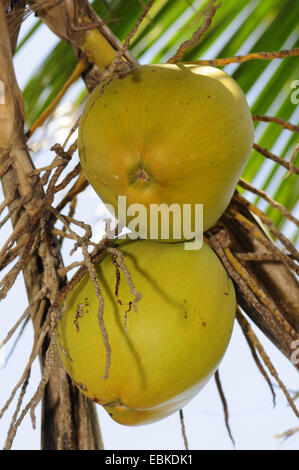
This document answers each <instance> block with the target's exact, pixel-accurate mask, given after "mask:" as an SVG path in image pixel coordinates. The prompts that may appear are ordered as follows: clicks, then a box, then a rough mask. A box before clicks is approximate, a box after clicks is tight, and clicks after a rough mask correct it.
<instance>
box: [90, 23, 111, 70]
mask: <svg viewBox="0 0 299 470" xmlns="http://www.w3.org/2000/svg"><path fill="white" fill-rule="evenodd" d="M82 50H83V51H85V52H87V53H91V54H92V59H93V62H95V63H96V64H97V66H98V67H99V69H100V71H101V72H103V71H104V70H105V68H106V67H108V65H110V64H111V62H112V61H113V59H114V58H115V56H116V54H117V51H116V50H115V49H114V48H113V47H112V46H111V44H110V43H109V42H108V41H107V39H106V38H105V37H104V36H103V35H102V34H101V33H100V32H99V31H98V30H97V29H91V30H89V31H88V32H87V34H86V36H85V41H84V44H83V46H82Z"/></svg>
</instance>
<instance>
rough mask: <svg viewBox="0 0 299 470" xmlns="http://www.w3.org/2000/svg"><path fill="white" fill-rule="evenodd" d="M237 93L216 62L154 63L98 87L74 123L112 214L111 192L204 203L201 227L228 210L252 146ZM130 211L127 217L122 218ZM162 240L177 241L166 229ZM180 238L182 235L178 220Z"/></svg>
mask: <svg viewBox="0 0 299 470" xmlns="http://www.w3.org/2000/svg"><path fill="white" fill-rule="evenodd" d="M253 134H254V128H253V122H252V117H251V113H250V109H249V106H248V104H247V101H246V98H245V96H244V93H243V91H242V90H241V88H240V87H239V85H238V84H237V82H236V81H235V80H233V79H232V78H231V77H230V76H229V75H228V74H226V73H225V72H223V71H222V70H220V69H217V68H215V67H205V66H194V65H188V66H187V65H186V66H183V65H173V64H157V65H143V66H138V67H136V68H134V69H133V70H132V71H131V73H129V74H128V75H127V76H126V77H125V78H122V79H114V80H112V81H111V80H110V81H109V82H107V83H104V84H102V85H100V86H99V87H98V88H97V89H96V90H95V91H94V92H93V93H92V95H91V96H90V98H89V100H88V102H87V104H86V109H85V112H84V113H83V115H82V118H81V122H80V127H79V137H78V146H79V155H80V161H81V164H82V167H83V170H84V172H85V174H86V176H87V179H88V180H89V182H90V184H91V185H92V186H93V188H94V190H95V191H96V192H97V194H98V195H99V196H100V198H101V199H102V200H103V202H104V203H106V204H110V205H111V206H112V207H113V208H114V211H115V213H116V216H118V196H126V200H127V206H130V205H131V204H142V205H143V206H144V207H145V208H146V209H147V214H148V220H147V226H146V227H145V230H144V233H145V235H144V238H146V237H147V238H150V219H149V208H150V205H151V204H158V205H160V204H163V203H164V204H167V206H168V207H170V206H171V205H172V204H179V205H180V207H181V208H182V207H183V204H191V205H192V217H191V218H192V224H193V226H194V215H195V212H194V205H195V204H203V231H206V230H207V229H209V228H210V227H211V226H213V225H214V224H215V223H216V222H217V220H218V219H219V218H220V217H221V215H222V214H223V212H224V211H225V209H226V208H227V206H228V204H229V202H230V200H231V198H232V195H233V193H234V190H235V188H236V185H237V182H238V180H239V178H240V176H241V173H242V171H243V169H244V167H245V165H246V162H247V160H248V158H249V155H250V153H251V150H252V145H253ZM132 218H133V217H128V218H127V221H128V222H129V221H130V220H132ZM172 224H173V217H172V213H171V214H170V233H169V237H168V238H167V239H163V238H162V236H161V232H159V236H158V239H159V240H161V241H176V238H175V235H174V232H173V230H172ZM180 228H181V237H180V238H179V239H180V240H183V239H185V237H184V232H183V226H181V227H180Z"/></svg>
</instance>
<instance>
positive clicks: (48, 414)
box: [0, 0, 102, 450]
mask: <svg viewBox="0 0 299 470" xmlns="http://www.w3.org/2000/svg"><path fill="white" fill-rule="evenodd" d="M6 7H7V4H6V2H3V1H2V0H1V1H0V60H1V68H0V80H1V81H0V83H2V86H3V88H4V100H3V101H4V103H3V104H2V105H1V114H0V161H1V167H2V166H3V165H5V170H6V171H4V172H2V178H1V183H2V188H3V192H4V196H5V198H9V196H10V195H11V194H13V195H14V197H13V198H11V203H10V204H8V209H9V210H11V212H12V216H11V222H12V226H13V229H14V232H18V230H22V229H24V228H25V227H26V226H27V225H28V224H31V222H32V221H33V220H34V217H35V215H36V213H37V211H38V208H40V207H41V203H42V201H43V198H44V191H43V188H42V185H41V184H40V181H39V177H38V176H36V175H32V172H33V170H35V167H34V165H33V162H32V160H31V158H30V154H29V151H28V148H27V145H26V139H25V136H24V106H23V99H22V94H21V92H20V90H19V87H18V84H17V81H16V77H15V73H14V68H13V62H12V50H14V47H15V43H16V38H15V35H12V36H11V35H10V33H9V28H8V22H7V17H6V14H5V12H6ZM14 34H15V30H14ZM16 203H19V209H18V210H17V211H14V210H13V207H15V205H16ZM48 223H49V216H45V217H43V218H42V220H40V221H39V222H38V223H35V224H33V226H32V232H33V233H34V232H35V231H37V230H40V234H41V236H40V237H39V238H38V240H37V241H36V243H35V247H34V249H33V250H32V253H31V255H30V256H27V257H26V258H24V260H23V265H22V271H23V275H24V281H25V286H26V291H27V296H28V301H29V304H31V303H33V300H34V299H35V298H36V297H37V295H38V293H39V292H41V291H42V289H46V291H47V292H48V293H47V297H46V298H45V299H43V301H42V300H40V301H39V302H35V303H34V305H33V307H32V309H31V314H30V316H31V319H32V322H33V327H34V336H35V338H38V337H39V334H40V331H41V327H42V325H43V323H44V321H45V318H46V317H47V312H48V309H49V306H50V305H51V302H52V301H53V299H54V298H55V296H56V294H57V291H58V290H59V289H60V288H61V287H63V285H64V283H65V278H64V277H60V276H59V275H58V272H59V268H61V267H63V263H62V257H61V254H60V251H59V244H58V241H57V239H56V238H55V237H54V236H52V235H51V233H50V232H49V233H47V231H46V230H45V228H46V227H47V224H48ZM42 227H43V228H42ZM19 233H20V232H19ZM18 244H19V245H20V244H22V237H20V238H19V239H18ZM24 250H25V248H24ZM24 250H23V253H24ZM21 253H22V251H21ZM5 295H6V292H4V293H3V296H5ZM48 344H49V337H48V336H46V338H45V340H44V344H43V347H42V350H41V353H40V357H39V359H40V365H41V369H42V371H43V368H44V364H45V354H46V350H47V347H48ZM53 361H54V363H55V364H54V367H53V368H52V373H51V375H50V377H49V381H48V383H47V385H46V388H45V393H44V396H43V402H42V430H41V448H42V449H47V450H54V449H99V448H102V439H101V434H100V430H99V426H98V423H97V418H96V411H95V407H94V404H92V403H91V402H89V401H88V400H87V399H86V398H85V397H84V396H83V395H81V394H80V392H79V391H78V389H77V388H76V387H74V385H73V384H72V383H71V382H70V380H69V378H68V376H67V374H66V372H65V370H64V368H63V366H62V363H61V361H60V358H59V355H58V354H55V356H54V358H53ZM61 383H63V384H64V390H63V398H64V399H62V396H61V393H60V391H61ZM61 417H64V418H65V419H62V418H61ZM12 434H13V433H11V435H10V436H8V440H7V443H6V448H10V444H11V441H12V438H13V435H12Z"/></svg>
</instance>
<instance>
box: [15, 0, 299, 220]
mask: <svg viewBox="0 0 299 470" xmlns="http://www.w3.org/2000/svg"><path fill="white" fill-rule="evenodd" d="M143 3H145V2H142V1H140V0H127V1H126V2H123V1H121V0H110V1H109V0H105V1H94V2H93V7H94V9H95V10H96V12H97V14H98V15H99V16H100V17H101V18H102V19H103V20H105V21H108V25H109V28H110V29H111V30H112V31H113V32H114V33H115V34H116V36H118V37H119V39H121V40H124V38H125V37H126V35H127V34H128V33H129V32H130V30H131V29H132V27H133V26H134V24H135V22H136V20H137V18H138V16H139V15H140V13H141V12H142V9H143ZM206 4H207V2H204V1H201V0H194V1H191V0H190V1H183V0H182V1H175V2H174V1H173V0H156V2H155V3H154V6H153V7H152V9H151V10H150V16H149V17H148V18H146V19H145V20H144V21H143V23H142V25H141V27H140V28H139V30H138V32H137V34H136V35H135V36H134V38H133V40H132V42H131V52H132V54H133V55H135V57H136V58H137V59H138V60H140V61H141V63H147V62H162V61H166V60H167V59H168V58H169V57H171V55H173V53H174V52H175V51H176V49H177V47H178V46H179V45H180V44H181V43H182V42H183V41H185V40H186V39H188V38H190V37H191V35H192V33H193V32H194V31H195V30H196V29H197V28H198V26H199V23H198V22H196V21H195V20H196V18H197V16H198V11H199V9H201V8H202V7H204V6H205V5H206ZM290 11H292V14H289V12H290ZM298 16H299V3H298V2H294V1H293V0H264V1H258V2H257V1H255V0H230V1H223V2H222V5H221V7H220V8H219V9H218V10H217V13H216V16H215V17H214V19H213V22H212V25H211V27H210V28H209V30H208V31H207V33H206V34H205V35H204V36H203V38H202V40H201V42H200V43H199V44H198V45H197V46H196V47H194V48H193V49H191V50H188V51H187V52H186V54H185V56H184V60H186V61H191V60H199V59H202V58H215V57H229V56H233V55H237V54H245V53H249V52H259V51H274V50H281V49H284V48H294V47H298V46H299V39H298V22H297V18H298ZM199 21H200V20H199ZM39 26H40V21H37V22H36V23H35V24H34V25H33V27H32V28H31V30H30V31H29V32H28V33H27V35H26V36H25V37H24V38H23V40H22V41H21V42H20V43H19V46H18V51H19V50H21V48H22V47H24V45H25V44H26V41H27V40H28V39H29V38H32V36H34V34H35V32H36V31H37V29H38V28H39ZM75 64H76V58H75V56H74V54H73V51H72V49H71V47H70V46H69V45H68V44H66V43H65V42H63V41H60V42H59V44H58V45H57V46H56V47H54V49H53V50H52V52H51V53H50V54H49V55H48V56H47V57H45V59H44V61H43V63H42V64H41V66H40V67H39V70H38V71H36V70H35V71H33V74H32V77H31V78H30V80H29V81H28V83H27V84H26V86H25V88H24V90H23V94H24V101H25V108H26V120H27V125H28V126H30V125H31V124H32V123H33V122H34V120H35V119H36V118H37V117H38V116H39V115H40V113H41V112H42V111H43V110H44V109H45V108H46V107H47V105H48V104H49V103H50V102H51V101H52V99H53V98H54V97H55V96H56V94H57V92H58V91H59V89H60V88H61V86H62V85H63V83H64V82H65V81H66V80H67V78H68V77H69V76H70V74H71V72H72V70H73V69H74V67H75ZM224 70H226V71H227V72H228V73H230V74H231V75H232V76H233V77H234V78H235V79H236V80H237V81H238V83H239V84H240V86H241V87H242V89H243V90H244V92H245V93H246V94H247V97H248V100H249V103H250V105H251V110H252V112H253V113H254V114H268V115H272V116H278V117H280V118H283V119H285V120H293V122H295V121H294V120H296V121H298V113H297V114H296V105H294V104H293V103H292V102H291V99H290V94H291V92H292V89H291V87H290V85H291V83H292V81H293V80H295V79H297V78H298V76H299V60H298V59H297V58H286V59H284V60H279V59H278V60H274V61H263V60H254V61H249V62H245V63H243V64H232V65H229V66H226V67H225V68H224ZM84 95H85V92H84V93H81V94H80V96H79V97H78V99H77V101H76V103H77V104H78V103H79V102H80V101H81V100H82V98H83V96H84ZM295 123H296V122H295ZM255 128H256V141H257V143H258V144H259V145H260V146H262V147H265V148H267V149H268V150H270V151H273V152H274V150H275V148H279V151H280V153H279V156H281V157H282V158H285V159H289V158H290V155H291V153H292V151H293V149H294V146H295V143H296V135H295V134H292V133H290V132H289V131H286V130H284V129H282V128H281V127H280V126H278V125H276V124H273V123H268V124H267V123H255ZM273 149H274V150H273ZM274 153H275V152H274ZM283 173H284V171H283V170H282V169H281V168H279V166H278V165H277V164H274V163H273V162H268V161H267V162H265V159H264V157H263V156H261V155H260V154H258V152H256V151H253V152H252V156H251V158H250V160H249V162H248V164H247V167H246V169H245V171H244V173H243V177H244V178H245V179H246V180H248V181H254V182H255V183H256V184H257V185H258V187H260V188H261V189H264V190H267V191H269V194H270V195H271V196H272V197H274V198H276V199H277V200H278V201H279V202H281V203H282V204H284V205H285V206H286V207H287V208H288V209H289V210H292V209H293V208H294V206H295V204H296V202H297V200H298V194H299V187H298V184H299V183H298V182H297V179H296V178H295V177H294V176H290V177H289V178H287V179H284V180H282V175H283ZM255 202H256V203H258V204H262V207H263V209H264V210H266V211H267V214H268V215H269V216H270V217H271V218H272V220H273V221H274V222H275V224H277V226H278V227H279V228H282V227H283V224H284V219H283V217H282V215H281V214H280V213H278V212H277V211H276V210H275V209H273V208H269V207H267V204H265V203H264V202H261V201H259V198H255Z"/></svg>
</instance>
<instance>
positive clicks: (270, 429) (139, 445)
mask: <svg viewBox="0 0 299 470" xmlns="http://www.w3.org/2000/svg"><path fill="white" fill-rule="evenodd" d="M34 21H36V20H35V19H34V18H33V15H31V16H30V17H29V18H28V19H27V20H26V21H25V23H24V25H23V26H22V31H21V37H22V36H23V35H24V34H25V33H26V31H28V30H29V28H30V27H31V26H32V24H33V23H34ZM56 43H57V38H56V37H55V36H54V35H53V34H52V33H51V32H50V31H49V30H48V29H47V28H46V27H41V28H40V29H39V32H38V35H36V36H34V38H33V40H32V41H29V42H28V44H27V45H26V47H25V48H24V49H22V52H21V53H20V54H18V55H17V56H16V58H15V68H16V75H17V80H18V82H19V84H20V86H21V87H22V86H23V85H24V84H25V83H26V81H27V79H28V78H29V77H30V75H31V74H32V72H33V71H34V70H35V69H37V68H38V66H39V64H40V62H41V60H42V58H43V57H45V55H46V54H47V53H48V52H49V51H51V49H52V48H53V45H54V44H56ZM33 51H34V53H33ZM144 60H145V59H144ZM82 86H83V85H82V83H79V84H76V85H75V86H74V87H73V88H72V89H71V90H70V91H69V93H68V94H67V96H66V97H65V99H64V104H65V106H66V105H67V104H68V101H70V100H71V98H72V96H75V95H76V93H77V92H78V90H79V88H82ZM250 99H252V98H250ZM59 122H60V123H62V121H59ZM70 124H71V123H70V122H68V121H67V119H66V118H65V119H64V121H63V125H66V126H68V125H70ZM60 135H61V137H60V138H61V141H60V143H62V141H63V129H62V130H61V134H59V133H57V124H56V134H55V138H56V137H57V136H60ZM48 157H49V155H48V153H47V152H45V151H44V152H39V153H38V154H33V158H34V161H35V163H36V165H37V166H42V164H43V161H47V158H48ZM76 158H77V159H78V157H77V156H75V159H76ZM75 163H76V160H75V162H74V164H75ZM99 204H100V202H99V199H98V197H97V196H96V195H95V193H94V192H93V190H91V189H90V188H88V189H87V190H86V191H85V193H84V195H83V197H82V198H81V199H80V200H79V205H78V208H77V210H78V218H79V220H80V216H81V218H82V217H83V214H84V218H85V219H84V220H85V221H86V222H87V223H91V224H96V223H97V221H98V219H99V213H100V209H99ZM9 232H10V226H9V225H8V224H6V226H5V228H4V230H1V241H2V243H3V241H4V240H5V239H6V238H7V236H8V234H9ZM69 246H70V245H68V244H66V247H65V259H66V261H70V260H72V261H75V260H76V259H73V258H70V257H68V254H67V248H68V247H69ZM75 256H76V255H75ZM26 306H27V298H26V293H25V289H24V284H23V279H22V277H21V276H19V277H18V279H17V282H16V285H15V286H14V289H13V290H12V291H11V292H10V294H9V295H8V296H7V298H6V299H4V301H3V302H1V306H0V314H1V322H0V328H1V329H0V341H1V340H2V339H3V338H4V337H5V335H6V333H7V332H8V331H9V329H10V328H11V327H12V326H13V324H14V322H15V321H16V320H17V318H18V316H19V315H20V314H21V313H22V312H23V311H24V310H25V308H26ZM253 328H254V331H255V332H256V334H257V336H258V337H259V339H260V340H261V342H262V344H263V345H264V348H265V350H266V352H267V354H268V356H270V357H271V360H272V362H273V364H274V366H275V368H276V369H277V371H278V373H279V376H280V378H281V379H282V380H283V381H284V383H285V385H286V386H287V388H288V389H289V390H290V391H295V390H298V373H297V371H296V370H295V368H294V367H293V366H292V364H291V363H290V361H288V360H287V359H286V358H285V357H284V356H283V355H282V354H281V353H280V352H279V351H278V350H277V349H276V348H275V347H274V346H273V345H272V343H271V342H270V341H268V340H267V338H266V337H265V336H264V335H263V334H262V333H261V331H260V330H258V329H257V328H256V327H255V326H253ZM32 340H33V331H32V327H31V324H30V323H29V324H28V325H27V327H26V329H25V331H24V333H23V335H22V337H21V339H20V340H19V342H18V344H17V346H16V348H15V350H14V353H13V354H12V355H11V356H10V357H9V358H8V356H9V352H10V349H11V346H12V343H13V341H12V342H10V343H9V344H8V345H7V346H6V347H5V348H3V349H2V350H0V383H1V387H0V408H2V406H3V405H4V403H5V402H6V400H7V398H8V397H9V394H10V391H11V389H12V387H13V386H14V385H15V384H16V382H17V380H18V378H19V377H20V375H21V374H22V372H23V369H24V367H25V364H26V360H27V359H28V357H29V354H30V351H31V346H32ZM219 373H220V378H221V381H222V386H223V390H224V392H225V396H226V399H227V402H228V407H229V416H230V426H231V431H232V434H233V437H234V440H235V443H236V446H235V449H237V450H245V449H250V450H260V449H267V450H272V449H284V450H286V449H288V450H291V449H298V448H299V434H296V435H295V436H293V437H292V438H290V439H289V440H287V441H286V442H284V443H282V442H281V439H277V438H276V437H275V436H276V435H278V434H280V433H282V432H284V431H286V430H288V429H290V428H292V427H295V426H296V425H298V421H297V418H296V417H295V416H294V413H293V412H292V410H291V409H290V407H289V406H288V404H287V402H286V398H285V397H284V395H283V394H282V392H281V391H280V390H279V389H278V388H277V387H276V386H275V391H276V393H277V400H276V401H277V403H276V407H275V408H273V401H272V396H271V393H270V391H269V388H268V386H267V384H266V382H265V380H264V378H263V377H262V376H261V374H260V373H259V371H258V370H257V367H256V365H255V363H254V361H253V358H252V356H251V353H250V350H249V348H248V345H247V343H246V341H245V339H244V337H243V334H242V332H241V331H240V327H239V325H238V324H237V323H235V326H234V330H233V335H232V339H231V342H230V344H229V347H228V349H227V351H226V354H225V356H224V359H223V360H222V362H221V365H220V368H219ZM39 379H40V371H39V364H38V361H36V362H35V363H34V366H33V369H32V373H31V378H30V383H29V387H28V390H27V393H26V395H25V400H24V403H27V401H28V400H29V399H30V398H31V396H32V394H33V393H34V391H35V388H36V386H37V384H38V381H39ZM273 383H274V380H273ZM15 405H16V400H14V402H13V404H12V405H11V407H10V408H9V409H8V411H7V412H6V413H5V415H4V417H3V418H2V420H1V422H0V446H1V447H3V444H4V441H5V436H6V432H7V430H8V427H9V423H10V419H11V417H12V414H13V411H14V408H15ZM97 410H98V415H99V421H100V426H101V430H102V434H103V440H104V445H105V448H106V449H130V450H132V449H134V450H138V449H153V450H154V449H156V450H162V449H169V450H179V449H184V442H183V438H182V433H181V425H180V418H179V413H175V414H174V415H172V416H170V417H168V418H165V419H163V420H161V421H159V422H157V423H154V424H150V425H145V426H138V427H127V426H122V425H119V424H117V423H115V422H114V421H113V420H112V419H111V418H110V417H109V416H108V414H107V413H106V412H105V410H104V409H103V408H102V407H100V406H99V405H97ZM183 413H184V421H185V427H186V434H187V439H188V443H189V448H190V449H192V450H196V449H199V450H201V449H207V450H209V449H211V450H216V449H217V450H218V449H219V450H220V449H226V450H230V449H233V448H234V447H233V445H232V443H231V441H230V439H229V436H228V433H227V431H226V428H225V425H224V416H223V409H222V405H221V402H220V399H219V395H218V392H217V389H216V386H215V381H214V379H213V378H212V379H211V380H210V381H209V383H208V384H207V385H206V386H205V388H204V389H203V390H202V391H201V392H200V393H199V394H198V395H197V396H196V397H195V398H194V399H193V400H192V401H191V402H190V403H189V404H188V405H187V406H186V407H184V410H183ZM36 417H37V428H36V429H35V430H34V429H32V423H31V420H30V417H29V415H28V414H27V416H26V418H25V419H24V422H23V424H22V425H21V426H20V428H19V430H18V432H17V435H16V438H15V441H14V444H13V449H15V450H17V449H28V450H30V449H39V448H40V427H39V417H40V406H39V407H38V408H37V410H36Z"/></svg>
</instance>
